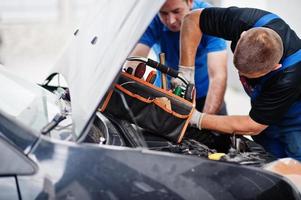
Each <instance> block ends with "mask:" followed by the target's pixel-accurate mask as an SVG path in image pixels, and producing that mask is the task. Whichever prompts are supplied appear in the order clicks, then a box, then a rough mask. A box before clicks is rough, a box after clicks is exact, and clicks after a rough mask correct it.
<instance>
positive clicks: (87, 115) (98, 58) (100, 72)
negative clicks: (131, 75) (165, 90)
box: [51, 0, 164, 135]
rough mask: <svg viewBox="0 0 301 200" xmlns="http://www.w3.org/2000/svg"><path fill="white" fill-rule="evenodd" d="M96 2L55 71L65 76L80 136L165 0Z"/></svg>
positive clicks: (106, 0) (76, 128)
mask: <svg viewBox="0 0 301 200" xmlns="http://www.w3.org/2000/svg"><path fill="white" fill-rule="evenodd" d="M96 2H97V3H96V4H95V6H94V7H93V9H92V10H91V11H90V12H89V16H88V17H87V19H86V20H85V23H84V24H82V26H81V27H80V28H79V29H78V31H77V34H75V35H74V37H73V38H72V40H71V42H70V45H69V46H68V47H67V49H66V50H65V52H64V53H63V54H62V56H61V57H60V59H59V60H58V62H57V64H56V65H55V66H54V68H52V69H51V72H58V73H60V74H62V75H63V76H64V77H65V79H66V81H67V84H68V86H69V89H70V95H71V104H72V119H73V123H74V127H73V128H74V131H75V133H76V135H79V134H80V133H82V132H83V131H84V130H85V128H86V126H87V124H88V122H89V120H90V119H91V117H92V115H93V114H94V113H95V111H96V109H97V107H98V106H99V104H100V101H101V99H102V98H103V96H104V95H105V93H106V91H107V90H108V88H109V87H110V85H111V83H112V81H113V80H114V78H115V77H116V75H117V74H118V72H119V71H120V69H121V66H122V64H123V63H124V61H125V59H126V57H127V56H128V54H129V53H130V51H131V50H132V48H133V47H134V45H135V44H136V42H137V41H138V39H139V38H140V36H141V35H142V34H143V32H144V30H145V29H146V27H147V26H148V24H149V23H150V22H151V20H152V19H153V17H154V16H155V14H156V13H157V12H158V10H159V9H160V7H161V6H162V4H163V3H164V0H155V1H154V0H99V1H96ZM96 38H97V39H96ZM93 40H94V43H95V44H94V45H93V44H92V43H93Z"/></svg>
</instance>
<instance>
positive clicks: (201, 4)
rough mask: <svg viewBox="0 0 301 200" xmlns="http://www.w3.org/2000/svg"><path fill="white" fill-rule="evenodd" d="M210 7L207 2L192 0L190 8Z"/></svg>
mask: <svg viewBox="0 0 301 200" xmlns="http://www.w3.org/2000/svg"><path fill="white" fill-rule="evenodd" d="M208 7H212V6H211V5H210V4H209V3H207V2H205V1H202V0H194V1H193V5H192V9H198V8H208Z"/></svg>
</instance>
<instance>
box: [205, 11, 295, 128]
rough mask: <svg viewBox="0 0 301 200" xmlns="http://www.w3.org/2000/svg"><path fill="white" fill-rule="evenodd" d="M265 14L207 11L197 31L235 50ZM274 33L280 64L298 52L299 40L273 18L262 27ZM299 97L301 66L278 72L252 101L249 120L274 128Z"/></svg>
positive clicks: (290, 30)
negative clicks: (279, 44) (280, 51)
mask: <svg viewBox="0 0 301 200" xmlns="http://www.w3.org/2000/svg"><path fill="white" fill-rule="evenodd" d="M266 14H269V12H267V11H263V10H259V9H253V8H237V7H230V8H206V9H204V10H203V12H202V14H201V17H200V27H201V30H202V31H203V32H204V33H205V34H210V35H213V36H217V37H222V38H224V39H226V40H230V41H232V43H231V49H232V51H234V50H235V47H236V44H237V41H238V40H239V38H240V34H241V33H242V32H243V31H246V30H248V29H250V28H252V27H253V26H254V24H255V23H256V22H257V20H259V19H260V18H261V17H262V16H264V15H266ZM264 27H266V28H270V29H272V30H274V31H276V32H277V33H278V34H279V36H280V37H281V39H282V42H283V46H284V54H283V57H282V59H281V61H280V63H282V62H283V60H284V59H285V58H287V57H288V56H290V55H292V54H293V53H295V52H297V51H298V50H299V49H301V40H300V39H299V38H298V36H297V35H296V33H295V32H294V31H293V30H292V29H291V28H290V27H289V25H287V24H286V23H285V22H284V21H283V20H282V19H281V18H276V19H273V20H271V21H270V22H268V23H267V24H265V25H264ZM261 79H262V77H261V78H256V79H248V82H249V84H251V85H252V84H253V85H255V84H258V83H259V82H260V81H261ZM300 97H301V62H297V63H295V64H294V65H292V66H290V67H289V68H287V69H285V70H281V71H279V72H277V73H275V75H273V76H272V77H271V78H269V79H268V80H267V81H265V82H264V84H263V85H262V90H261V92H260V94H259V95H258V96H257V97H256V99H255V100H252V101H251V106H252V108H251V111H250V113H249V115H250V117H251V118H252V119H253V120H254V121H256V122H258V123H261V124H266V125H273V124H277V123H278V122H279V121H280V120H281V119H282V118H283V117H284V115H285V114H286V113H287V111H288V110H289V108H290V107H291V106H292V105H293V104H294V103H296V102H297V101H300Z"/></svg>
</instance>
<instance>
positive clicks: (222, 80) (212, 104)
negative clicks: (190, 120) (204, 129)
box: [203, 50, 227, 114]
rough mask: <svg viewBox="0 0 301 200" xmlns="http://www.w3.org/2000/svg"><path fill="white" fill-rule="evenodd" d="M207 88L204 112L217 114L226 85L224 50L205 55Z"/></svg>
mask: <svg viewBox="0 0 301 200" xmlns="http://www.w3.org/2000/svg"><path fill="white" fill-rule="evenodd" d="M207 65H208V76H209V88H208V92H207V97H206V101H205V105H204V108H203V112H204V113H208V114H217V113H218V112H219V111H220V109H221V106H222V104H223V102H224V95H225V90H226V85H227V53H226V51H225V50H223V51H216V52H211V53H209V54H208V55H207Z"/></svg>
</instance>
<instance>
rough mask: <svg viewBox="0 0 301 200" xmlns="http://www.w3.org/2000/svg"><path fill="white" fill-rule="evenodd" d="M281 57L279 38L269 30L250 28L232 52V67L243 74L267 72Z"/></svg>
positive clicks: (281, 48) (281, 50) (281, 47)
mask: <svg viewBox="0 0 301 200" xmlns="http://www.w3.org/2000/svg"><path fill="white" fill-rule="evenodd" d="M282 55H283V45H282V40H281V38H280V36H279V35H278V34H277V33H276V32H275V31H273V30H272V29H269V28H263V27H260V28H252V29H250V30H248V31H246V32H245V33H243V35H242V36H241V38H240V39H239V41H238V44H237V46H236V49H235V51H234V60H233V62H234V65H235V67H236V68H237V69H238V70H239V71H240V72H242V73H244V74H252V73H255V72H269V71H271V70H272V69H273V68H274V67H275V65H276V64H278V63H279V61H280V59H281V57H282Z"/></svg>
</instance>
